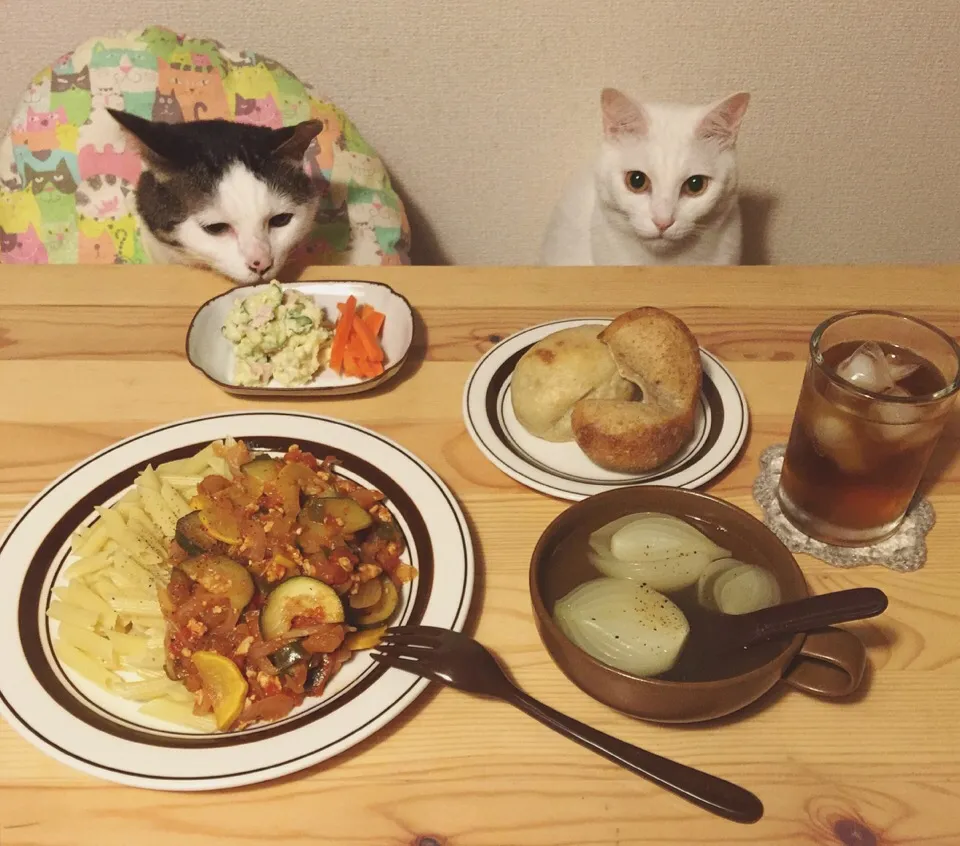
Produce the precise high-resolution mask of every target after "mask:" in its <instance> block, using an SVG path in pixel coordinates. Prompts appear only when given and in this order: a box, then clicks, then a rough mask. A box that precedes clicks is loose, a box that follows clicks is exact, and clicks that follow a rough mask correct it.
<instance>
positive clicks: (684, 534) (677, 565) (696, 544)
mask: <svg viewBox="0 0 960 846" xmlns="http://www.w3.org/2000/svg"><path fill="white" fill-rule="evenodd" d="M588 543H589V546H590V552H589V558H590V561H591V563H592V564H593V565H594V567H596V568H597V570H599V571H600V572H601V573H603V574H604V575H606V576H610V577H611V578H615V579H630V580H632V581H638V582H644V583H645V584H647V585H649V586H650V587H652V588H654V589H655V590H661V591H668V592H672V591H676V590H681V589H682V588H685V587H687V586H688V585H692V584H693V583H694V582H696V581H697V579H698V578H699V577H700V574H701V573H703V571H704V569H705V568H706V566H707V565H708V564H709V563H710V562H711V561H713V560H715V559H717V558H722V557H724V556H727V555H729V552H727V550H725V549H722V548H721V547H719V546H717V544H715V543H714V542H713V541H711V540H710V539H709V538H708V537H707V536H706V535H704V534H703V533H702V532H700V531H699V530H697V529H695V528H694V527H693V526H691V525H690V524H689V523H685V522H684V521H683V520H680V519H679V518H677V517H671V516H667V515H665V514H654V513H642V514H628V515H626V516H624V517H620V518H618V519H617V520H614V521H612V522H610V523H607V524H606V525H605V526H603V527H602V528H600V529H597V530H596V531H595V532H593V533H592V534H591V535H590V538H589V540H588Z"/></svg>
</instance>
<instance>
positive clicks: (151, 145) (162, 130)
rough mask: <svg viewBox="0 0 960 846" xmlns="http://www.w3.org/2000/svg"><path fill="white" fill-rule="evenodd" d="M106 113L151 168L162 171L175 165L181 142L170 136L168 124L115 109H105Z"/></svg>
mask: <svg viewBox="0 0 960 846" xmlns="http://www.w3.org/2000/svg"><path fill="white" fill-rule="evenodd" d="M107 111H108V112H109V113H110V116H111V117H112V118H113V119H114V120H115V121H116V122H117V123H119V124H120V126H122V127H123V128H124V129H125V130H126V131H127V134H128V136H129V137H130V139H131V140H132V141H133V142H134V144H135V145H136V146H137V147H138V148H139V150H140V153H141V155H142V156H143V157H144V158H145V159H146V160H147V161H148V162H149V163H150V165H151V166H152V167H153V168H155V169H157V170H160V171H163V170H169V169H171V168H172V167H173V166H174V165H175V163H176V160H177V152H178V150H180V149H181V148H182V141H179V140H178V139H177V138H176V137H175V136H174V135H173V134H171V132H170V124H168V123H161V122H159V121H152V120H147V119H146V118H142V117H139V116H138V115H132V114H130V113H129V112H121V111H117V110H116V109H107Z"/></svg>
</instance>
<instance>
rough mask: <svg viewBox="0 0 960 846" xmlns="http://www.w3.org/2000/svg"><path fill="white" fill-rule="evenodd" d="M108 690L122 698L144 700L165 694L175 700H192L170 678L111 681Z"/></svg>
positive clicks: (191, 697)
mask: <svg viewBox="0 0 960 846" xmlns="http://www.w3.org/2000/svg"><path fill="white" fill-rule="evenodd" d="M110 690H112V691H113V692H114V693H116V694H118V695H120V696H122V697H123V698H124V699H137V700H139V701H141V702H144V701H146V700H148V699H157V698H159V697H161V696H167V697H169V698H170V699H173V700H174V701H176V702H190V703H192V702H193V696H192V695H191V694H190V691H189V690H187V689H186V688H185V687H183V685H180V684H177V683H176V682H174V681H170V679H166V678H164V679H146V680H144V681H135V682H125V681H111V683H110Z"/></svg>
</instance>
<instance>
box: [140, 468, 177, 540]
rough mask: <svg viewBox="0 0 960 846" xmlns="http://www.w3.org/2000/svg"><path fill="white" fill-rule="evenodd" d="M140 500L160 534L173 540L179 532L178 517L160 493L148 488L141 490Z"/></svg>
mask: <svg viewBox="0 0 960 846" xmlns="http://www.w3.org/2000/svg"><path fill="white" fill-rule="evenodd" d="M158 486H159V482H158ZM140 499H141V500H142V501H143V510H144V511H146V512H147V514H148V515H149V516H150V519H151V520H152V521H153V522H154V523H155V524H156V525H157V527H158V528H159V529H160V534H161V535H162V536H163V537H165V538H167V539H168V540H169V539H171V538H172V537H173V536H174V534H175V532H176V530H177V517H176V515H174V513H173V511H171V510H170V506H169V505H167V503H166V502H165V501H164V499H163V496H162V495H161V494H160V491H159V490H153V489H152V488H147V487H144V488H141V489H140Z"/></svg>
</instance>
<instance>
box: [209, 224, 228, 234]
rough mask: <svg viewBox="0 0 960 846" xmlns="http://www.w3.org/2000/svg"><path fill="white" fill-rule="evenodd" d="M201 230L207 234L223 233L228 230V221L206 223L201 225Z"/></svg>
mask: <svg viewBox="0 0 960 846" xmlns="http://www.w3.org/2000/svg"><path fill="white" fill-rule="evenodd" d="M203 231H204V232H206V233H207V234H208V235H225V234H226V233H227V232H229V231H230V224H229V223H208V224H207V225H206V226H204V227H203Z"/></svg>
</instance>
